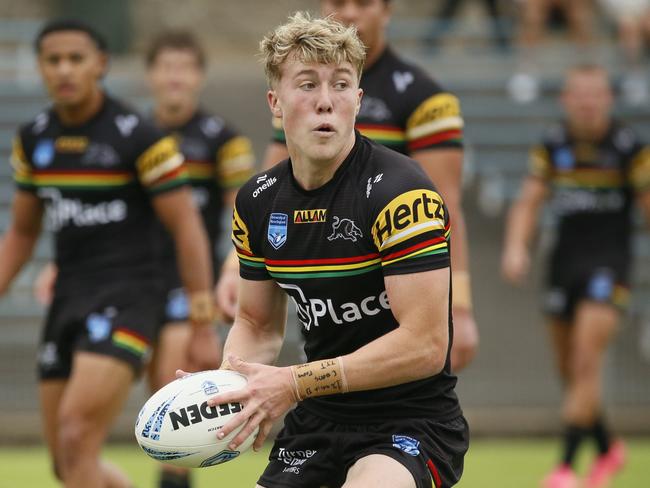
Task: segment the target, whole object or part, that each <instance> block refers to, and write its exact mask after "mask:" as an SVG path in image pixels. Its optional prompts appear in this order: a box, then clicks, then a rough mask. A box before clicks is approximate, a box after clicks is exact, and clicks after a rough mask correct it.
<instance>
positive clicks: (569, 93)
mask: <svg viewBox="0 0 650 488" xmlns="http://www.w3.org/2000/svg"><path fill="white" fill-rule="evenodd" d="M612 104H613V94H612V89H611V86H610V84H609V80H608V78H607V75H606V74H605V73H604V72H600V71H593V72H592V71H588V72H574V73H571V74H570V75H569V77H568V78H567V80H566V84H565V87H564V91H563V92H562V105H563V106H564V110H565V111H566V114H567V117H568V119H569V121H570V122H571V123H574V124H580V125H582V126H588V125H591V124H600V123H601V122H602V121H603V119H606V118H608V117H609V116H610V112H611V109H612Z"/></svg>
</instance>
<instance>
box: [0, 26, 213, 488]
mask: <svg viewBox="0 0 650 488" xmlns="http://www.w3.org/2000/svg"><path fill="white" fill-rule="evenodd" d="M35 47H36V51H37V56H38V66H39V69H40V73H41V76H42V79H43V82H44V84H45V86H46V88H47V91H48V93H49V96H50V98H51V100H52V102H53V104H52V107H51V108H49V109H48V110H46V111H44V112H42V113H41V114H39V115H38V116H37V117H36V118H35V119H34V120H33V121H32V122H30V123H28V124H26V125H24V126H23V127H21V128H20V130H19V132H18V135H17V137H16V139H15V143H14V149H13V154H12V165H13V167H14V178H15V181H16V184H17V191H16V194H15V196H14V201H13V209H12V212H13V217H12V221H11V223H10V224H9V227H8V229H7V230H6V232H5V234H4V236H3V238H2V242H1V244H0V293H3V292H5V291H6V289H7V287H8V286H9V284H10V282H11V280H12V279H13V278H14V277H15V276H16V274H17V273H18V271H19V270H20V268H21V267H22V266H23V265H24V264H25V262H26V261H27V260H28V259H29V257H30V255H31V252H32V250H33V247H34V244H35V242H36V240H37V238H38V235H39V233H40V228H41V220H42V216H43V214H44V213H45V212H44V211H46V214H47V217H48V222H49V225H50V227H51V229H52V231H53V232H54V235H55V262H56V266H57V268H58V278H57V280H56V288H55V292H54V298H53V301H52V304H51V306H50V307H49V311H48V316H47V321H46V324H45V327H44V330H43V334H42V338H41V345H40V351H39V356H38V372H39V379H40V384H39V393H40V400H41V410H42V414H43V425H44V430H45V437H46V440H47V444H48V447H49V449H50V453H51V456H52V461H53V466H54V469H55V473H56V475H57V477H58V478H59V479H60V480H61V481H62V482H63V483H64V485H65V486H66V487H69V488H73V487H74V488H76V487H79V488H81V487H83V488H95V487H97V488H99V487H102V488H104V487H111V488H113V487H119V488H126V487H128V486H130V484H129V482H128V480H127V479H126V477H125V476H124V474H123V473H121V472H120V471H119V470H118V469H117V468H115V467H113V466H111V465H108V464H106V463H103V462H102V461H101V460H100V451H101V447H102V444H103V442H104V439H105V438H106V435H107V433H108V430H109V429H110V426H111V424H112V421H113V420H114V418H115V417H116V415H117V414H118V413H119V411H120V409H121V407H122V405H123V403H124V400H125V399H126V396H127V394H128V391H129V389H130V386H131V384H132V382H133V380H134V379H135V378H136V377H137V376H138V374H139V373H140V371H141V369H142V366H143V365H144V364H145V362H146V360H147V358H148V354H149V350H150V346H151V344H152V343H153V342H154V340H155V335H156V327H157V321H158V317H159V304H158V301H159V296H160V291H159V289H158V288H157V286H156V273H157V267H156V264H157V263H156V256H155V252H154V249H153V247H152V244H153V225H154V223H155V221H156V219H155V216H154V214H155V215H157V216H158V217H159V218H160V219H161V220H162V221H163V222H164V223H165V225H166V226H167V228H168V229H169V231H170V233H171V234H172V235H173V237H174V241H175V244H176V249H177V252H178V255H179V262H180V273H181V276H182V277H183V283H184V286H185V287H186V289H187V290H188V291H189V294H190V317H191V320H192V322H193V328H192V334H191V339H190V341H189V342H188V345H187V353H188V355H189V356H190V358H191V359H192V361H193V364H195V365H196V366H195V367H202V368H208V367H211V366H212V364H213V362H214V360H215V358H216V357H218V354H219V351H218V348H217V343H216V340H215V336H214V331H213V330H212V329H211V328H210V327H208V325H209V324H210V322H211V320H212V314H213V311H214V308H213V304H212V299H211V292H210V286H211V281H212V274H211V266H210V262H209V259H210V257H209V250H208V244H207V239H206V236H205V231H204V230H203V227H202V226H201V221H200V217H199V215H198V212H196V210H195V207H194V206H193V204H192V201H191V193H190V191H189V189H188V188H187V186H186V182H187V177H186V170H185V166H184V164H183V157H182V156H181V154H180V153H179V152H178V148H177V144H176V142H175V141H174V140H173V138H171V137H165V136H164V135H163V134H162V133H161V132H160V131H159V130H158V129H156V128H154V127H153V126H152V125H150V124H148V123H147V122H146V121H144V120H143V119H142V118H141V117H140V116H139V115H138V114H137V113H135V112H133V111H132V110H130V109H129V108H127V107H125V106H124V105H123V104H122V103H120V102H119V101H118V100H115V99H114V98H112V97H111V96H109V95H108V94H106V92H105V91H104V90H103V88H102V87H101V84H100V81H101V79H102V77H103V76H104V74H105V72H106V68H107V52H106V44H105V42H104V40H103V39H102V38H101V36H100V35H99V34H98V33H97V32H96V31H95V30H93V29H92V28H91V27H89V26H88V25H86V24H83V23H80V22H77V21H67V20H61V21H53V22H51V23H48V24H47V25H45V26H44V27H43V29H42V30H41V31H40V32H39V34H38V37H37V39H36V42H35Z"/></svg>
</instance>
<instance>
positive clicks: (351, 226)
mask: <svg viewBox="0 0 650 488" xmlns="http://www.w3.org/2000/svg"><path fill="white" fill-rule="evenodd" d="M361 237H363V233H362V232H361V229H359V227H357V225H356V224H355V223H354V222H353V221H352V220H350V219H339V218H338V217H336V216H335V217H334V222H332V234H331V235H329V236H327V240H328V241H333V240H335V239H339V238H341V239H345V240H348V241H352V242H357V239H360V238H361Z"/></svg>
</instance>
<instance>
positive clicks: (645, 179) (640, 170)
mask: <svg viewBox="0 0 650 488" xmlns="http://www.w3.org/2000/svg"><path fill="white" fill-rule="evenodd" d="M629 178H630V183H631V184H632V186H633V187H634V188H635V189H636V190H645V189H648V187H650V146H646V147H644V148H643V149H641V150H640V151H639V152H638V153H637V155H636V156H635V157H634V159H633V160H632V163H631V164H630V176H629Z"/></svg>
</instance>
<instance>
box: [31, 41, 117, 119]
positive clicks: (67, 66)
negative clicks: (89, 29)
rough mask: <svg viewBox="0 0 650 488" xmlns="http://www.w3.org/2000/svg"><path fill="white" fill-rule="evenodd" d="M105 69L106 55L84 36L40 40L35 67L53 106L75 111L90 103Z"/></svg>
mask: <svg viewBox="0 0 650 488" xmlns="http://www.w3.org/2000/svg"><path fill="white" fill-rule="evenodd" d="M106 66H107V58H106V55H105V54H104V53H102V52H101V51H100V50H99V49H98V48H97V46H96V45H95V43H94V42H93V40H92V39H91V38H90V36H89V35H88V34H86V33H85V32H78V31H59V32H52V33H51V34H48V35H46V36H45V37H44V38H43V39H42V40H41V45H40V52H39V53H38V67H39V70H40V72H41V77H42V78H43V82H44V83H45V86H46V88H47V91H48V93H49V95H50V97H51V98H52V100H54V103H55V104H56V105H59V106H63V107H75V106H79V105H83V104H84V103H85V102H87V101H89V100H91V99H92V95H93V93H94V92H95V91H96V90H99V84H98V82H99V80H100V79H101V78H102V76H103V75H104V72H105V70H106Z"/></svg>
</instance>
